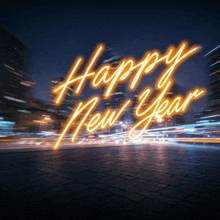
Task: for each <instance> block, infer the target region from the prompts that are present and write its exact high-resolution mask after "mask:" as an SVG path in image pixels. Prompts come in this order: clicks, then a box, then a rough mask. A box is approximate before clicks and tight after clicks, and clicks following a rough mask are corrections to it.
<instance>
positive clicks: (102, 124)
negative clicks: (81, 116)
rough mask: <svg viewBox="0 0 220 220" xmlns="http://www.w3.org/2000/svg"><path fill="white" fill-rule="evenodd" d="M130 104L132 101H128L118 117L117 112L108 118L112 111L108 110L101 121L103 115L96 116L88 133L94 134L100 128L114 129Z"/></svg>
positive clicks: (88, 128)
mask: <svg viewBox="0 0 220 220" xmlns="http://www.w3.org/2000/svg"><path fill="white" fill-rule="evenodd" d="M130 102H131V101H130V100H127V101H126V102H125V104H124V105H123V106H122V108H121V109H120V111H119V112H118V114H117V115H116V116H115V111H113V112H112V114H111V115H110V116H109V118H107V117H108V115H109V113H110V110H107V111H106V113H105V116H104V117H103V119H102V120H100V121H99V119H100V117H101V114H100V113H97V114H96V115H94V116H93V118H92V119H91V120H90V122H89V124H88V126H87V131H88V132H93V131H95V130H97V129H98V128H101V129H105V128H106V127H107V126H109V127H112V126H113V125H114V124H115V122H116V121H117V120H118V118H119V117H120V116H121V114H122V112H123V111H124V109H125V108H126V107H127V106H128V104H130Z"/></svg>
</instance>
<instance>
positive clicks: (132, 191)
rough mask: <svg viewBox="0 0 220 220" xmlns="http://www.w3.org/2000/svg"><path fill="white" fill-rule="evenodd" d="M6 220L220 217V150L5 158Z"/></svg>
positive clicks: (0, 181)
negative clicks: (11, 219)
mask: <svg viewBox="0 0 220 220" xmlns="http://www.w3.org/2000/svg"><path fill="white" fill-rule="evenodd" d="M0 157H1V160H0V176H1V178H0V209H1V212H0V215H1V219H10V218H13V219H49V218H53V219H91V218H93V219H165V218H167V219H220V187H219V186H220V175H219V173H220V150H219V149H202V148H201V149H200V148H191V147H188V148H182V147H178V146H162V145H152V144H151V145H138V146H112V147H90V148H75V149H60V150H57V151H49V150H47V151H43V150H41V151H37V150H36V151H28V150H26V151H19V150H17V151H12V152H8V151H7V152H4V151H1V152H0Z"/></svg>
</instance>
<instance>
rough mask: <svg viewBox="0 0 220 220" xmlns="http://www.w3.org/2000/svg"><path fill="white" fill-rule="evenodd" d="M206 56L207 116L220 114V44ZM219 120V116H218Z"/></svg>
mask: <svg viewBox="0 0 220 220" xmlns="http://www.w3.org/2000/svg"><path fill="white" fill-rule="evenodd" d="M205 57H206V58H207V67H208V79H209V84H208V86H207V87H208V106H207V110H209V112H208V114H207V115H206V116H211V115H219V114H220V45H219V46H218V47H216V48H214V49H212V50H211V51H210V52H208V53H207V54H206V55H205ZM218 120H219V118H218Z"/></svg>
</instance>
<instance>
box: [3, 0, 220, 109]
mask: <svg viewBox="0 0 220 220" xmlns="http://www.w3.org/2000/svg"><path fill="white" fill-rule="evenodd" d="M104 2H105V3H104ZM145 2H146V3H138V1H133V3H119V1H117V2H116V3H114V1H111V2H110V3H107V2H106V1H102V2H101V3H98V2H94V1H93V2H92V1H91V2H90V3H86V2H84V3H78V2H77V3H74V1H72V3H71V1H59V2H58V1H19V0H17V1H9V0H7V1H5V2H4V1H3V3H1V6H0V15H1V22H2V23H3V24H4V25H5V26H6V27H7V28H8V29H10V30H11V31H12V32H13V33H14V34H15V35H16V36H18V38H19V39H20V40H21V41H23V42H24V43H25V44H27V45H28V46H29V47H30V49H31V62H32V68H31V70H30V74H31V75H32V80H33V81H34V82H36V85H35V88H34V91H35V95H36V97H37V98H39V99H42V100H43V101H45V102H46V103H48V101H49V94H48V90H49V78H50V77H62V76H63V77H65V76H66V73H67V72H68V70H69V68H70V66H71V64H72V62H73V61H74V59H75V57H76V56H78V55H82V56H83V57H84V58H85V59H88V58H89V57H90V54H91V53H92V52H93V50H94V49H95V47H96V46H97V44H98V43H100V42H101V43H104V44H105V45H106V46H107V47H111V48H113V50H114V51H115V52H120V53H121V54H122V55H123V56H125V57H126V56H133V57H135V58H136V59H137V60H138V59H140V58H141V57H142V56H143V55H144V53H145V52H146V51H150V50H154V49H158V50H159V51H161V53H162V54H163V53H164V52H165V51H166V49H167V47H168V46H169V45H170V44H172V45H175V46H178V45H179V44H180V43H181V42H182V41H183V40H188V41H189V42H190V46H192V45H194V44H199V45H201V46H203V50H202V51H201V52H200V53H198V54H197V55H195V56H192V57H191V58H190V59H188V60H187V61H186V62H184V63H183V64H182V65H181V66H180V67H179V68H178V69H177V71H176V72H175V75H174V80H175V82H176V83H178V84H179V85H181V86H182V87H183V88H184V89H186V90H189V89H192V88H194V87H196V86H201V87H204V86H206V85H207V66H206V59H205V58H204V55H205V54H206V53H207V52H209V51H210V50H211V49H213V48H215V47H216V46H218V45H219V44H220V19H219V18H220V16H219V11H220V6H219V3H217V2H218V1H211V0H209V1H193V0H191V1H184V2H183V3H180V2H178V1H175V2H174V3H172V1H170V2H169V1H166V2H165V1H145ZM162 70H163V68H157V69H156V70H155V71H154V72H152V73H151V77H148V76H145V77H144V78H143V80H142V86H143V85H148V84H152V83H153V80H154V79H155V78H156V77H158V74H160V73H161V71H162ZM94 92H97V91H94ZM90 94H91V90H90V89H89V88H88V87H87V88H86V89H84V92H83V95H82V97H81V98H85V97H88V95H90ZM127 96H129V94H128V95H127ZM205 106H206V98H203V99H200V100H199V101H196V102H195V103H194V104H193V105H191V111H194V112H196V111H201V110H203V109H204V108H205Z"/></svg>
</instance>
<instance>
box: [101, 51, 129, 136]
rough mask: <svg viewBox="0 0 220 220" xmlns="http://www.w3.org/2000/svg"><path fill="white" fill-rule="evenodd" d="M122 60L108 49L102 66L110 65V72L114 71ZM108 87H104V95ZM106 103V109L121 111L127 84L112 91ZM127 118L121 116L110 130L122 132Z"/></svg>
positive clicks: (119, 84)
mask: <svg viewBox="0 0 220 220" xmlns="http://www.w3.org/2000/svg"><path fill="white" fill-rule="evenodd" d="M121 59H122V56H120V55H119V54H118V53H115V52H113V51H112V49H106V51H105V52H104V54H103V55H102V64H109V65H111V69H110V71H112V72H113V71H114V69H116V67H117V65H118V64H119V62H120V60H121ZM107 88H108V85H105V86H104V87H103V94H104V92H105V91H106V90H107ZM103 101H104V109H105V110H106V109H109V108H110V109H112V110H115V111H119V109H120V108H121V106H122V104H123V103H124V101H125V84H124V83H118V84H117V86H116V87H115V88H114V90H113V91H112V93H111V95H110V96H109V97H108V98H107V99H103ZM124 117H125V112H124V114H122V115H121V117H120V119H119V120H118V121H117V122H116V123H115V126H114V128H112V129H110V131H113V132H114V131H116V132H117V131H121V130H123V128H122V125H123V120H124Z"/></svg>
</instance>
